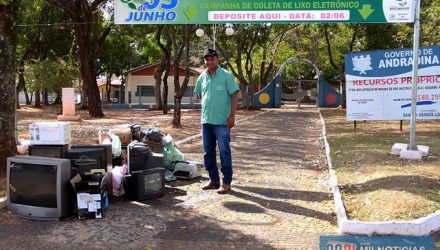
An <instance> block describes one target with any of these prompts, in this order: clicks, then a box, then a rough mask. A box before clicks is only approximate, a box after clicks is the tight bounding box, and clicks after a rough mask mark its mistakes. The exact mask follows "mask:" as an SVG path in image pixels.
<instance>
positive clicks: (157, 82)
mask: <svg viewBox="0 0 440 250" xmlns="http://www.w3.org/2000/svg"><path fill="white" fill-rule="evenodd" d="M165 69H166V62H165V61H164V59H162V61H161V62H160V65H158V66H157V67H156V72H155V73H154V81H155V89H154V96H155V98H156V109H158V110H161V109H162V91H161V87H162V82H161V81H162V75H163V72H164V71H165Z"/></svg>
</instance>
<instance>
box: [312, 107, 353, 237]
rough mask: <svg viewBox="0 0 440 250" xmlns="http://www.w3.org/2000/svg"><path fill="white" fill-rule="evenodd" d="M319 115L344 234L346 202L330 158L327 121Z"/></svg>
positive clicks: (338, 217) (337, 209)
mask: <svg viewBox="0 0 440 250" xmlns="http://www.w3.org/2000/svg"><path fill="white" fill-rule="evenodd" d="M318 113H319V117H320V119H321V124H322V137H323V138H324V144H325V155H326V158H327V165H328V171H329V173H330V186H331V188H332V192H333V199H334V202H335V212H336V218H337V222H338V226H339V231H340V232H341V233H343V231H342V230H341V228H343V225H344V223H346V222H347V220H348V219H347V213H346V211H345V206H344V202H343V201H342V195H341V190H339V186H338V178H337V177H336V172H335V170H334V168H333V163H332V157H331V156H330V152H331V150H330V144H329V143H328V140H327V129H326V126H325V121H324V118H323V117H322V114H321V110H318Z"/></svg>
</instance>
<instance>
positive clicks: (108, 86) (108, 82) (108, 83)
mask: <svg viewBox="0 0 440 250" xmlns="http://www.w3.org/2000/svg"><path fill="white" fill-rule="evenodd" d="M105 92H106V94H107V98H106V99H107V102H111V100H110V94H111V92H112V74H109V76H107V79H106V81H105Z"/></svg>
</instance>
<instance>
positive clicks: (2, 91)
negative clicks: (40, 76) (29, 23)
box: [0, 0, 20, 177]
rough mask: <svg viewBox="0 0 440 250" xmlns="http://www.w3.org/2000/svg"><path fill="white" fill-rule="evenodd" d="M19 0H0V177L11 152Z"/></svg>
mask: <svg viewBox="0 0 440 250" xmlns="http://www.w3.org/2000/svg"><path fill="white" fill-rule="evenodd" d="M19 4H20V1H11V0H0V38H1V39H0V138H2V143H0V177H4V176H6V158H7V157H9V156H12V155H15V152H16V151H17V145H16V141H15V135H16V128H15V111H16V109H15V49H16V45H17V15H18V9H19Z"/></svg>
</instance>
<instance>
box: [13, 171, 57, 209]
mask: <svg viewBox="0 0 440 250" xmlns="http://www.w3.org/2000/svg"><path fill="white" fill-rule="evenodd" d="M31 180H38V182H39V184H38V185H35V183H34V182H33V181H31ZM9 187H10V190H11V191H10V200H11V202H12V203H16V204H22V205H28V206H38V207H51V208H56V207H57V166H56V165H38V164H33V163H13V164H11V166H10V174H9Z"/></svg>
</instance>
